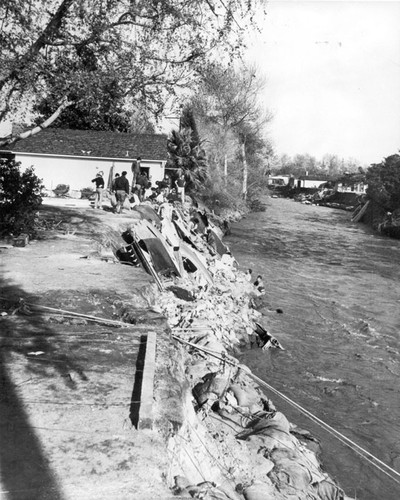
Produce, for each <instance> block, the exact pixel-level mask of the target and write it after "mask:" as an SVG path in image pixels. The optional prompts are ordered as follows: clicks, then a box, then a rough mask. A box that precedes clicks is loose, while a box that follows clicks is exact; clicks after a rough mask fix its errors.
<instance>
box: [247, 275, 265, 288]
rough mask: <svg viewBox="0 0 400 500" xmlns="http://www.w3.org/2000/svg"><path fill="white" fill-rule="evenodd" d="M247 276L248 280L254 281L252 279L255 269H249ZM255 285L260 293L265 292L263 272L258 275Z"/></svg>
mask: <svg viewBox="0 0 400 500" xmlns="http://www.w3.org/2000/svg"><path fill="white" fill-rule="evenodd" d="M246 278H247V281H252V279H253V270H252V269H248V270H247V272H246ZM253 285H254V286H255V288H256V289H257V291H258V292H260V293H264V292H265V287H264V282H263V278H262V276H261V274H259V275H258V276H257V279H256V280H255V282H254V283H253Z"/></svg>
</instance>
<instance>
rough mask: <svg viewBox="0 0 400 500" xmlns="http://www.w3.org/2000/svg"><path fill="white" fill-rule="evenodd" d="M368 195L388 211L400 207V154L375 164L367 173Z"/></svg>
mask: <svg viewBox="0 0 400 500" xmlns="http://www.w3.org/2000/svg"><path fill="white" fill-rule="evenodd" d="M366 180H367V183H368V189H367V196H368V198H369V199H371V200H373V202H374V203H376V204H377V205H379V206H380V207H382V208H383V209H384V210H385V211H386V212H394V211H395V210H398V209H400V155H399V154H394V155H391V156H388V157H387V158H385V159H384V160H383V161H382V162H381V163H377V164H373V165H371V166H370V167H369V169H368V170H367V173H366Z"/></svg>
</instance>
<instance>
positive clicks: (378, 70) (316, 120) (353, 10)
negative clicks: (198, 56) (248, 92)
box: [250, 0, 400, 165]
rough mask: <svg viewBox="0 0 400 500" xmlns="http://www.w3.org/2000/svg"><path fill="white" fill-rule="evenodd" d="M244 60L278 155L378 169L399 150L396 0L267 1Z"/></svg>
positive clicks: (399, 11) (399, 19)
mask: <svg viewBox="0 0 400 500" xmlns="http://www.w3.org/2000/svg"><path fill="white" fill-rule="evenodd" d="M266 10H267V18H266V21H265V23H264V26H263V31H262V34H261V35H258V36H257V40H256V41H254V42H253V44H252V49H251V51H250V57H251V59H252V60H253V61H254V62H255V63H256V64H257V66H258V68H259V70H260V72H261V73H263V74H264V75H265V76H266V80H267V84H266V88H265V91H264V92H265V95H264V100H265V103H266V105H267V107H268V108H269V109H270V110H271V111H272V112H273V114H274V119H273V121H272V123H271V125H270V137H271V139H272V141H273V143H274V145H275V148H276V150H277V152H278V153H279V154H283V153H287V154H289V155H291V156H292V155H294V154H296V153H309V154H311V155H313V156H316V157H317V158H321V157H322V156H323V155H324V154H325V153H332V154H338V155H339V156H340V157H344V158H349V157H352V158H356V159H358V160H359V161H360V162H361V163H362V164H366V165H369V164H370V163H375V162H380V161H381V160H382V158H384V157H386V156H389V155H391V154H393V153H397V152H398V151H399V149H400V0H392V1H385V0H375V1H371V0H358V1H354V0H353V1H350V0H308V1H303V0H292V1H291V0H270V1H269V2H268V3H267V6H266Z"/></svg>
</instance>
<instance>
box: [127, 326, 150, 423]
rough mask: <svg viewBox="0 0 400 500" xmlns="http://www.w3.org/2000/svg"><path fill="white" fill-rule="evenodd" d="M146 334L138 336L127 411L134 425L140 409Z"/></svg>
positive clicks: (137, 420) (137, 421) (137, 419)
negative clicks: (137, 350) (138, 343)
mask: <svg viewBox="0 0 400 500" xmlns="http://www.w3.org/2000/svg"><path fill="white" fill-rule="evenodd" d="M146 346H147V335H142V336H141V337H140V346H139V352H138V356H137V359H136V371H135V382H134V384H133V390H132V397H131V405H130V411H129V418H130V420H131V422H132V425H133V426H134V427H136V429H137V427H138V423H139V409H140V396H141V393H142V382H143V369H144V361H145V357H146Z"/></svg>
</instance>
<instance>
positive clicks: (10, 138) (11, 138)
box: [0, 99, 72, 147]
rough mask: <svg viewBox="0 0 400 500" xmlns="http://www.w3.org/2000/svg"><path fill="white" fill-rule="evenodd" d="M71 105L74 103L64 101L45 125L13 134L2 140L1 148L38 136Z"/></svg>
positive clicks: (0, 141)
mask: <svg viewBox="0 0 400 500" xmlns="http://www.w3.org/2000/svg"><path fill="white" fill-rule="evenodd" d="M71 104H72V102H70V101H68V99H64V101H63V102H62V103H61V104H60V106H59V107H58V108H57V109H56V111H55V112H54V113H53V114H52V115H51V116H50V117H49V118H47V120H45V121H44V122H43V123H41V124H40V125H38V126H37V127H34V128H33V129H31V130H27V131H26V132H22V133H21V134H18V135H14V136H13V135H12V134H11V135H10V136H8V137H5V138H3V139H0V147H1V146H9V145H10V144H15V143H16V142H17V141H20V140H21V139H26V138H27V137H31V136H32V135H36V134H38V133H39V132H41V131H42V130H43V129H45V128H47V127H49V126H50V125H51V124H52V123H53V122H54V121H55V120H56V119H57V118H58V117H59V116H60V114H61V113H62V112H63V111H64V109H65V108H67V107H68V106H71Z"/></svg>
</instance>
